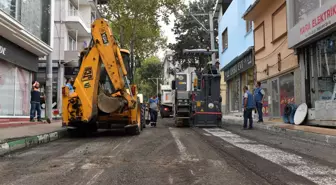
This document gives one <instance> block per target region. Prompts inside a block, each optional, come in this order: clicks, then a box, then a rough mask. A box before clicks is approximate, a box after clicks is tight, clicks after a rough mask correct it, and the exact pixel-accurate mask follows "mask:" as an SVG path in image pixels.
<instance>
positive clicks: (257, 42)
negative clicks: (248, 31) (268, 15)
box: [254, 22, 265, 53]
mask: <svg viewBox="0 0 336 185" xmlns="http://www.w3.org/2000/svg"><path fill="white" fill-rule="evenodd" d="M254 48H255V52H256V53H258V52H259V51H261V50H262V49H264V48H265V28H264V22H262V23H261V24H260V25H259V26H258V27H257V28H256V29H255V30H254Z"/></svg>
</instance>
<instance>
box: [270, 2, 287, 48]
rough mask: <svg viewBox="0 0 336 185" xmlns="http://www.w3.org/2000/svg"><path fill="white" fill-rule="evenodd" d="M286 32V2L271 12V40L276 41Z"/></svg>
mask: <svg viewBox="0 0 336 185" xmlns="http://www.w3.org/2000/svg"><path fill="white" fill-rule="evenodd" d="M286 33H287V17H286V3H284V4H282V5H281V6H280V7H279V8H278V9H277V10H276V11H275V12H274V13H273V14H272V42H276V41H277V40H279V39H280V38H282V37H283V36H285V35H286Z"/></svg>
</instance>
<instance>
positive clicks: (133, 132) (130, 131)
mask: <svg viewBox="0 0 336 185" xmlns="http://www.w3.org/2000/svg"><path fill="white" fill-rule="evenodd" d="M140 132H141V131H140V129H139V127H138V126H135V127H130V128H126V133H127V134H128V135H132V136H134V135H139V134H140Z"/></svg>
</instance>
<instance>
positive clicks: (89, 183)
mask: <svg viewBox="0 0 336 185" xmlns="http://www.w3.org/2000/svg"><path fill="white" fill-rule="evenodd" d="M103 172H104V170H100V171H99V172H98V173H96V174H95V175H94V176H93V177H92V178H91V179H90V180H89V181H88V182H87V183H86V185H92V184H94V183H95V182H97V179H98V177H99V176H100V175H101V174H102V173H103Z"/></svg>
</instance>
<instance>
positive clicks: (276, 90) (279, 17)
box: [244, 0, 301, 118]
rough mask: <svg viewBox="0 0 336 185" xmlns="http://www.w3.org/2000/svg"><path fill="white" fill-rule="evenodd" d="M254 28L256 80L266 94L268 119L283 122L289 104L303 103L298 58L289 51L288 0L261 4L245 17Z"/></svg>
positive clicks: (249, 9) (261, 0)
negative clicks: (281, 119)
mask: <svg viewBox="0 0 336 185" xmlns="http://www.w3.org/2000/svg"><path fill="white" fill-rule="evenodd" d="M244 19H245V20H248V21H253V24H254V30H253V32H254V52H255V70H256V80H257V81H259V82H261V83H262V88H263V89H264V90H265V92H266V97H265V99H264V102H263V106H264V107H263V113H264V116H265V117H270V118H280V117H281V116H282V115H283V113H284V107H285V106H286V104H287V103H295V104H298V103H300V102H301V78H300V77H301V73H300V68H299V63H298V58H297V56H296V54H295V52H294V50H293V49H289V48H288V42H289V39H288V37H287V17H286V1H285V0H272V1H269V0H257V1H255V2H254V3H253V4H252V5H251V6H250V7H249V8H248V10H247V11H246V12H245V13H244Z"/></svg>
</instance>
